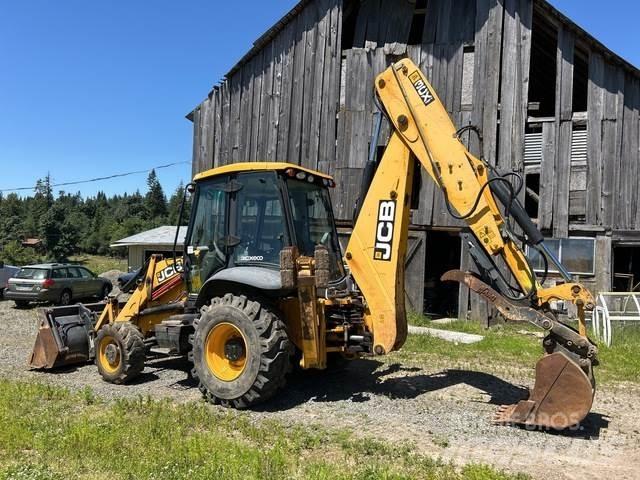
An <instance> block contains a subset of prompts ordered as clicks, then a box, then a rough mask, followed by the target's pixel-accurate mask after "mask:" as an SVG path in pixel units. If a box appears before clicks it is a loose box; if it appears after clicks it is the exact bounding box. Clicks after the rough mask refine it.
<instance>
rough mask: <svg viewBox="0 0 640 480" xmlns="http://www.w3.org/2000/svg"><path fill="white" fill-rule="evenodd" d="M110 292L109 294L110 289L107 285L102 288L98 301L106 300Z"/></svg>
mask: <svg viewBox="0 0 640 480" xmlns="http://www.w3.org/2000/svg"><path fill="white" fill-rule="evenodd" d="M110 292H111V288H110V287H109V285H105V286H104V287H102V292H101V293H100V300H104V299H105V298H107V296H108V295H109V293H110Z"/></svg>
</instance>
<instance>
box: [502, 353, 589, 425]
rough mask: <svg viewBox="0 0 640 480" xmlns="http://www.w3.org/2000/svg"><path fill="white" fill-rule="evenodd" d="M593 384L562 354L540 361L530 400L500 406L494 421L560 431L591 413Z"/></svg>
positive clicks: (577, 422)
mask: <svg viewBox="0 0 640 480" xmlns="http://www.w3.org/2000/svg"><path fill="white" fill-rule="evenodd" d="M594 393H595V390H594V387H593V383H592V380H591V379H589V377H588V376H587V375H586V374H585V372H584V371H583V370H582V368H580V367H579V366H578V365H577V364H576V363H575V362H574V361H572V360H571V359H569V357H567V356H566V355H565V354H564V353H562V352H554V353H552V354H550V355H546V356H545V357H543V358H541V359H540V360H539V361H538V363H537V365H536V381H535V384H534V387H533V391H531V392H530V395H529V399H527V400H520V402H518V403H517V404H515V405H503V406H502V407H500V409H498V412H497V413H496V416H495V418H494V421H495V423H499V424H520V425H529V426H538V427H546V428H553V429H556V430H562V429H565V428H568V427H571V426H574V425H577V424H579V423H580V422H581V421H582V420H583V419H584V418H585V417H586V416H587V414H588V413H589V410H591V405H592V403H593V395H594Z"/></svg>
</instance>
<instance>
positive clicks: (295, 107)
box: [287, 5, 315, 165]
mask: <svg viewBox="0 0 640 480" xmlns="http://www.w3.org/2000/svg"><path fill="white" fill-rule="evenodd" d="M298 20H299V21H298V28H297V30H296V47H295V52H294V58H293V63H294V65H293V90H292V93H291V111H290V119H289V147H288V155H287V161H288V162H291V163H296V164H298V165H300V164H301V160H302V132H303V126H302V122H303V120H302V119H303V109H304V87H305V70H306V63H305V59H306V50H307V43H308V42H309V41H311V38H312V37H313V35H314V34H315V30H314V28H313V12H312V10H311V8H310V5H308V6H307V7H305V9H304V10H303V11H302V13H301V14H300V16H299V17H298Z"/></svg>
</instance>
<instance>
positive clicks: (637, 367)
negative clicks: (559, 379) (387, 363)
mask: <svg viewBox="0 0 640 480" xmlns="http://www.w3.org/2000/svg"><path fill="white" fill-rule="evenodd" d="M409 322H410V323H411V324H412V325H418V326H429V327H432V328H438V329H442V330H456V331H459V332H465V333H476V334H479V335H483V336H484V339H483V340H482V341H480V342H478V343H473V344H469V345H467V344H458V345H453V344H452V343H451V342H448V341H446V340H442V339H439V338H435V337H431V336H428V335H409V338H408V339H407V342H406V343H405V345H404V347H402V349H401V350H400V351H399V352H398V353H396V354H394V355H395V356H396V358H400V359H402V360H407V361H413V362H416V361H418V362H420V363H434V362H438V363H445V362H447V361H448V362H452V361H453V362H459V363H473V364H475V365H478V366H479V367H480V366H488V367H491V366H505V365H510V366H514V367H521V368H533V366H534V365H535V363H536V361H537V360H538V359H539V358H540V357H541V356H542V353H543V350H542V341H541V339H539V338H537V337H535V336H534V335H531V334H527V333H523V332H528V333H532V332H540V331H541V330H539V329H536V328H535V327H534V326H532V325H529V324H522V323H508V324H501V325H496V326H493V327H491V328H490V329H485V328H483V327H482V326H481V325H480V324H479V323H478V322H467V321H461V320H455V321H453V322H452V323H448V324H435V325H434V324H432V323H430V322H429V320H428V319H425V318H424V317H423V316H421V315H416V314H411V315H409ZM598 348H599V351H600V354H599V356H598V358H599V360H600V365H599V366H598V367H596V369H595V375H596V379H597V380H598V381H599V382H601V381H604V382H611V381H628V382H640V355H638V353H637V352H638V351H639V350H640V327H639V326H626V327H620V326H618V327H617V328H616V329H615V338H614V341H613V345H612V346H611V347H607V346H606V345H599V347H598Z"/></svg>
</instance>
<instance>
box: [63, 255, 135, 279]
mask: <svg viewBox="0 0 640 480" xmlns="http://www.w3.org/2000/svg"><path fill="white" fill-rule="evenodd" d="M69 261H71V262H73V263H78V264H80V265H84V266H85V267H87V268H88V269H89V270H91V271H92V272H93V273H95V274H97V275H100V274H101V273H104V272H107V271H109V270H120V271H121V272H126V271H127V259H126V258H118V257H105V256H102V255H88V254H83V255H75V256H71V257H69Z"/></svg>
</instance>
